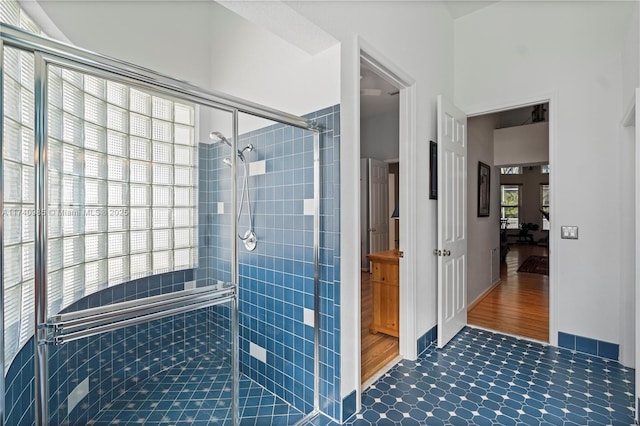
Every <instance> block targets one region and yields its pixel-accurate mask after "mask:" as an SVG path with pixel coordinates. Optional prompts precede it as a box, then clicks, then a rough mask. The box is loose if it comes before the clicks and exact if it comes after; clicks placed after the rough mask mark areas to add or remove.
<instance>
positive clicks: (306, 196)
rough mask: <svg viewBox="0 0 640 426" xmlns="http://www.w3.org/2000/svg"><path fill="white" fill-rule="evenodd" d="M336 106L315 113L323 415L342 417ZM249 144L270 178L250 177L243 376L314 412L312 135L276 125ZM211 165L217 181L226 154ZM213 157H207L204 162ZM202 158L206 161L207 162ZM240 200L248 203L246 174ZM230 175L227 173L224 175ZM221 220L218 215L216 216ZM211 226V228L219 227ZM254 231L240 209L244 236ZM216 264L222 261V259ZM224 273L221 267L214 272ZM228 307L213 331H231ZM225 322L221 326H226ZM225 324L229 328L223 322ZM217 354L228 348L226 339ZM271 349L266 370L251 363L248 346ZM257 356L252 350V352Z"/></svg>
mask: <svg viewBox="0 0 640 426" xmlns="http://www.w3.org/2000/svg"><path fill="white" fill-rule="evenodd" d="M339 113H340V109H339V106H334V107H329V108H326V109H324V110H321V111H318V112H315V113H313V114H309V115H308V116H306V117H305V118H308V119H312V120H315V121H316V122H317V123H318V124H319V125H320V126H321V128H322V129H323V130H322V134H321V138H320V148H321V163H320V164H321V179H322V182H321V197H320V198H321V202H320V216H321V224H320V329H321V333H320V408H321V409H322V411H324V412H325V413H327V414H328V415H330V416H331V417H334V418H336V419H339V418H340V415H341V401H340V395H339V392H340V367H339V366H340V356H339V353H340V351H339V340H340V332H339V309H340V307H339V291H338V289H339V255H340V253H339V246H338V241H339V220H338V218H339V161H338V160H339V138H340V135H339V133H340V130H339V129H340V127H339ZM249 143H251V144H252V145H253V146H254V150H253V151H252V152H248V153H246V154H245V155H246V157H247V160H248V161H249V162H256V161H264V162H265V173H264V174H258V175H252V176H250V178H249V187H250V188H251V190H250V196H251V200H252V213H253V215H254V230H255V232H256V234H257V238H258V244H257V247H256V249H255V251H253V252H248V251H246V250H244V247H243V246H242V244H240V249H239V256H238V261H239V265H238V268H239V269H238V272H239V300H240V303H239V311H240V361H241V362H240V364H241V371H242V372H243V373H244V374H246V375H248V376H249V377H250V378H252V379H253V380H255V381H257V382H258V383H260V384H261V385H263V386H265V387H266V388H267V389H268V390H270V391H272V392H273V393H275V394H276V395H278V396H279V397H281V398H283V399H284V400H286V401H287V402H289V403H290V404H292V405H294V406H295V407H296V408H298V409H300V410H301V411H303V412H309V411H311V410H312V409H313V403H314V398H313V397H314V395H313V389H314V378H315V376H314V330H313V326H312V325H307V324H305V322H304V315H305V309H307V310H310V311H313V309H314V259H313V215H309V214H307V215H305V214H304V213H305V210H304V204H305V200H312V199H313V179H314V177H313V134H312V133H311V132H308V131H304V130H302V129H296V128H293V127H291V126H286V125H282V124H276V125H273V126H269V127H266V128H262V129H259V130H256V131H253V132H250V133H247V134H244V135H242V136H241V137H240V141H239V147H240V149H242V147H244V146H246V145H247V144H249ZM211 150H212V151H211V153H207V154H205V156H204V158H213V159H214V161H213V162H211V163H208V167H209V170H205V171H203V172H204V173H205V174H207V175H209V174H210V175H212V176H215V175H216V171H218V172H220V170H221V168H220V165H221V164H223V163H222V160H223V159H224V158H225V157H226V156H229V149H228V147H225V146H221V145H217V146H215V145H214V146H212V147H211ZM209 154H211V155H210V156H207V155H209ZM201 158H202V154H201ZM239 168H240V170H241V171H240V176H239V179H238V198H241V196H242V166H241V165H239ZM222 170H224V168H222ZM215 181H216V182H222V184H219V190H216V189H212V190H211V191H210V194H212V195H213V199H212V200H211V204H212V205H215V204H216V203H218V202H223V203H225V206H226V207H225V209H226V208H228V205H229V204H230V199H231V193H230V191H228V187H227V185H226V184H225V182H226V181H225V180H224V179H221V178H220V177H219V176H218V178H217V179H215ZM214 216H215V215H214ZM212 223H213V222H212ZM227 226H229V224H228V223H224V222H221V223H220V224H219V225H217V224H213V225H212V228H213V229H212V231H211V235H226V234H224V232H229V231H228V229H226V228H225V227H227ZM247 229H248V216H247V211H246V205H245V210H243V215H242V218H241V220H240V224H239V233H240V234H243V233H244V231H246V230H247ZM218 259H219V258H218ZM216 269H217V270H221V269H223V268H220V267H218V268H216ZM223 309H224V308H221V307H215V308H214V309H213V312H214V314H215V315H216V316H217V318H215V319H212V323H213V326H214V327H216V328H217V329H218V330H220V331H224V330H228V329H229V328H228V326H227V325H228V314H225V313H224V312H223ZM221 322H222V323H221ZM225 322H226V323H225ZM216 339H217V343H218V345H215V344H214V346H217V350H218V351H220V352H223V351H227V350H228V349H229V341H228V340H227V339H226V338H218V336H217V335H216ZM253 345H257V346H258V347H260V348H263V349H265V350H266V363H265V362H262V361H260V360H259V359H258V358H255V357H253V356H252V355H251V347H252V346H253ZM254 347H255V346H254Z"/></svg>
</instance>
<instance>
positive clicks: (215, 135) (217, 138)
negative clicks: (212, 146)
mask: <svg viewBox="0 0 640 426" xmlns="http://www.w3.org/2000/svg"><path fill="white" fill-rule="evenodd" d="M209 139H211V140H212V141H213V142H215V143H224V144H227V145H229V146H232V145H231V142H229V139H227V138H225V137H224V135H223V134H222V133H220V132H216V131H213V132H211V133H209Z"/></svg>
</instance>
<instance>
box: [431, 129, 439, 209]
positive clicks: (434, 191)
mask: <svg viewBox="0 0 640 426" xmlns="http://www.w3.org/2000/svg"><path fill="white" fill-rule="evenodd" d="M429 199H430V200H437V199H438V145H437V144H436V143H435V142H434V141H429Z"/></svg>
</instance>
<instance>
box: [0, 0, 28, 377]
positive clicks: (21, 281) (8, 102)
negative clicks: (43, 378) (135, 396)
mask: <svg viewBox="0 0 640 426" xmlns="http://www.w3.org/2000/svg"><path fill="white" fill-rule="evenodd" d="M1 10H2V13H3V19H4V14H6V10H7V5H6V4H5V3H4V2H3V3H2V9H1ZM3 67H4V82H3V87H2V98H3V108H4V117H3V120H4V121H3V130H2V131H3V140H4V150H3V166H4V170H3V178H4V198H3V201H4V211H3V227H4V241H3V244H4V274H3V286H4V315H5V318H4V321H5V329H4V333H5V359H4V361H5V363H6V365H9V363H10V362H11V360H13V358H14V357H15V355H16V354H17V353H18V350H19V349H20V347H21V346H22V345H24V344H25V343H26V342H27V341H28V340H29V338H31V336H33V331H34V322H35V317H34V309H33V306H34V294H33V288H34V255H35V248H34V233H35V211H34V203H35V170H34V158H33V155H34V92H33V88H34V71H33V70H34V55H33V54H32V53H27V52H24V51H21V50H18V49H13V48H9V47H5V49H4V60H3Z"/></svg>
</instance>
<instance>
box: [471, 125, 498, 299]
mask: <svg viewBox="0 0 640 426" xmlns="http://www.w3.org/2000/svg"><path fill="white" fill-rule="evenodd" d="M498 120H499V116H498V115H496V114H489V115H481V116H478V117H470V118H469V119H468V120H467V129H468V133H467V142H468V148H467V167H468V169H467V176H468V180H467V182H468V184H467V206H468V209H467V229H468V230H469V239H468V241H467V253H468V259H469V263H468V269H467V303H473V302H474V301H475V300H476V299H478V297H480V296H481V295H482V294H483V293H484V292H486V291H487V290H488V289H489V288H491V286H492V284H494V283H493V280H492V275H495V274H492V271H495V269H496V268H497V269H498V270H499V269H500V263H499V259H500V192H499V191H500V174H499V170H500V169H499V168H497V167H493V166H494V164H493V157H494V151H493V149H494V148H493V131H494V129H495V128H496V126H497V123H498ZM478 161H482V162H483V163H485V164H488V165H489V166H491V189H490V192H489V194H490V198H491V199H490V204H489V205H490V207H489V216H488V217H478V214H477V210H478V209H477V206H478ZM492 250H498V263H497V264H493V263H492V261H491V259H492V256H491V254H492ZM498 276H500V273H499V272H498Z"/></svg>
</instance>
